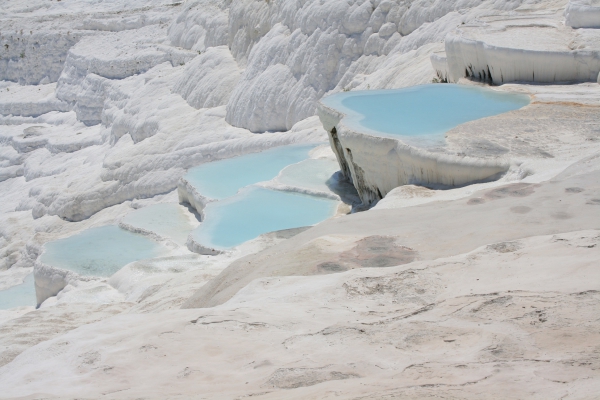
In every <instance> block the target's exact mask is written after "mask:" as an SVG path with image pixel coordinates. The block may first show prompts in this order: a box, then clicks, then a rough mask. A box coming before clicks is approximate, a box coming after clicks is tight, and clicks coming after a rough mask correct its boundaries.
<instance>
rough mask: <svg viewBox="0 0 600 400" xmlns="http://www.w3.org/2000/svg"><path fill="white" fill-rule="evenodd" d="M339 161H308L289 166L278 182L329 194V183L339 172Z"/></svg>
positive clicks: (278, 178)
mask: <svg viewBox="0 0 600 400" xmlns="http://www.w3.org/2000/svg"><path fill="white" fill-rule="evenodd" d="M339 169H340V167H339V165H338V163H337V161H334V160H328V159H308V160H304V161H301V162H299V163H297V164H293V165H289V166H287V167H285V168H284V169H283V171H281V173H280V174H279V176H278V177H277V182H279V183H281V184H284V185H288V186H293V187H299V188H304V189H309V190H316V191H319V192H329V191H330V189H329V187H328V186H327V182H328V181H329V180H330V179H331V177H332V175H333V174H335V173H336V172H337V171H339Z"/></svg>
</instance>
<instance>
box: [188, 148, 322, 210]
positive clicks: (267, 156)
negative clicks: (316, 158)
mask: <svg viewBox="0 0 600 400" xmlns="http://www.w3.org/2000/svg"><path fill="white" fill-rule="evenodd" d="M316 146H317V144H309V145H306V144H303V145H291V146H281V147H276V148H274V149H269V150H265V151H262V152H260V153H252V154H246V155H243V156H239V157H234V158H228V159H225V160H219V161H214V162H210V163H206V164H202V165H199V166H197V167H194V168H191V169H190V170H189V171H188V173H187V174H185V176H184V177H183V178H184V179H185V180H186V181H188V182H189V183H190V184H191V185H192V186H193V187H194V188H195V189H196V190H197V191H198V192H199V193H200V194H202V195H203V196H205V197H208V198H211V199H224V198H226V197H230V196H233V195H235V194H236V193H237V192H238V191H239V190H240V189H242V188H244V187H246V186H248V185H252V184H255V183H258V182H262V181H268V180H270V179H273V178H274V177H276V176H277V174H279V171H281V170H282V169H283V168H285V167H286V166H288V165H290V164H295V163H297V162H300V161H302V160H305V159H307V158H308V153H309V152H310V150H312V149H313V148H315V147H316Z"/></svg>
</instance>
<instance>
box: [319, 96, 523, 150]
mask: <svg viewBox="0 0 600 400" xmlns="http://www.w3.org/2000/svg"><path fill="white" fill-rule="evenodd" d="M529 102H530V98H529V96H528V95H525V94H517V93H508V92H501V91H497V90H492V89H488V88H483V87H477V86H464V85H455V84H430V85H420V86H412V87H408V88H402V89H392V90H369V91H355V92H344V93H337V94H334V95H331V96H328V97H325V98H323V99H322V100H321V103H322V104H324V105H325V106H327V107H330V108H333V109H335V110H338V111H340V112H342V113H344V114H346V115H345V117H344V118H343V123H344V124H345V125H346V126H348V127H349V128H350V129H353V130H357V131H359V132H364V133H369V134H373V135H378V136H388V137H395V138H399V139H402V138H404V139H414V138H417V137H419V138H428V139H443V137H444V133H446V132H448V131H449V130H450V129H452V128H454V127H456V126H458V125H460V124H463V123H465V122H468V121H473V120H476V119H480V118H484V117H490V116H493V115H498V114H502V113H505V112H508V111H512V110H517V109H519V108H522V107H524V106H526V105H528V104H529Z"/></svg>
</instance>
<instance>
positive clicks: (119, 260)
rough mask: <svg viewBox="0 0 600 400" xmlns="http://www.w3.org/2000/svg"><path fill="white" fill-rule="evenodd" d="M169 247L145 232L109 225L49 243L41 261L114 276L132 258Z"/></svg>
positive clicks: (163, 250)
mask: <svg viewBox="0 0 600 400" xmlns="http://www.w3.org/2000/svg"><path fill="white" fill-rule="evenodd" d="M167 251H168V250H167V249H166V248H165V247H164V246H162V245H160V244H159V243H157V242H154V241H153V240H150V239H148V238H146V237H144V236H142V235H139V234H137V233H131V232H129V231H126V230H124V229H121V228H119V227H117V226H114V225H107V226H101V227H99V228H91V229H87V230H85V231H83V232H81V233H79V234H77V235H73V236H70V237H68V238H65V239H59V240H55V241H53V242H48V243H46V244H45V245H44V252H43V253H42V255H41V258H40V261H41V262H43V263H44V264H48V265H51V266H54V267H57V268H62V269H67V270H71V271H74V272H77V273H78V274H81V275H93V276H110V275H112V274H114V273H115V272H117V271H118V270H119V269H121V268H122V267H123V266H125V265H126V264H129V263H130V262H133V261H137V260H142V259H145V258H152V257H159V256H161V255H163V254H166V253H167Z"/></svg>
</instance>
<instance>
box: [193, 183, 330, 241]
mask: <svg viewBox="0 0 600 400" xmlns="http://www.w3.org/2000/svg"><path fill="white" fill-rule="evenodd" d="M336 208H337V202H336V201H333V200H328V199H324V198H319V197H314V196H307V195H303V194H297V193H291V192H280V191H276V190H269V189H264V188H261V187H256V186H251V187H248V188H246V189H244V190H242V191H241V192H240V193H238V194H237V195H236V196H233V197H230V198H228V199H225V200H221V201H217V202H214V203H210V204H209V205H208V206H207V207H206V209H205V211H206V219H205V220H204V221H203V222H202V224H200V226H199V227H198V228H196V229H195V230H194V231H193V232H192V235H193V237H194V239H195V240H196V241H197V242H198V243H201V244H202V245H204V246H208V247H212V248H217V249H226V248H230V247H233V246H237V245H239V244H242V243H244V242H246V241H248V240H251V239H254V238H256V237H257V236H259V235H261V234H263V233H267V232H272V231H277V230H281V229H290V228H298V227H301V226H307V225H314V224H316V223H318V222H321V221H323V220H325V219H327V218H329V217H331V216H333V215H334V214H335V211H336Z"/></svg>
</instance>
